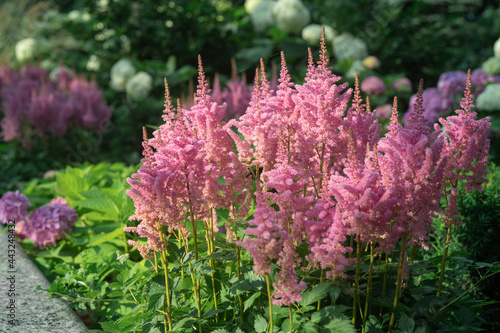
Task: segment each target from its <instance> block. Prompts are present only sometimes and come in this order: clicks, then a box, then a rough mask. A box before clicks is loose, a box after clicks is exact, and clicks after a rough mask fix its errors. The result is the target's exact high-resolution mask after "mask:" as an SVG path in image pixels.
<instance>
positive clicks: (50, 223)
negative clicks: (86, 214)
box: [0, 191, 78, 249]
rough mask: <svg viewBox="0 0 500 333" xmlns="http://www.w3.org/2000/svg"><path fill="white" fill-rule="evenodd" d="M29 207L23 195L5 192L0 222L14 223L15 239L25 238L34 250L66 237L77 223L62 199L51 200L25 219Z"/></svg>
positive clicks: (0, 209) (0, 203)
mask: <svg viewBox="0 0 500 333" xmlns="http://www.w3.org/2000/svg"><path fill="white" fill-rule="evenodd" d="M30 205H31V204H30V203H29V201H28V198H27V197H26V196H25V195H24V194H19V192H18V191H17V192H16V193H14V192H7V193H5V194H4V195H3V196H2V198H1V199H0V221H1V222H2V223H8V221H9V220H14V221H15V222H16V229H15V230H16V233H17V236H18V237H19V239H21V240H23V239H25V238H26V237H28V238H29V239H30V240H31V241H32V242H33V243H35V245H36V246H37V247H38V248H41V249H43V248H45V247H46V246H49V245H55V244H56V240H57V239H61V238H64V237H65V235H64V233H65V232H66V233H70V232H71V227H73V225H74V224H75V223H76V221H77V220H78V215H77V214H76V212H75V209H74V208H72V207H69V206H68V204H67V203H66V200H64V199H63V198H57V199H53V200H52V201H51V202H50V204H48V205H45V206H42V207H40V208H37V209H35V210H34V211H33V212H32V213H31V214H29V215H28V207H29V206H30Z"/></svg>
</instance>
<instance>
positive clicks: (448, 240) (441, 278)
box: [436, 223, 451, 296]
mask: <svg viewBox="0 0 500 333" xmlns="http://www.w3.org/2000/svg"><path fill="white" fill-rule="evenodd" d="M445 244H446V245H445V248H444V253H443V261H442V262H441V273H440V274H439V284H438V290H437V293H436V296H440V295H441V289H442V287H443V281H444V271H445V270H446V259H447V258H448V249H449V247H450V244H451V223H450V224H449V225H448V230H447V232H446V243H445Z"/></svg>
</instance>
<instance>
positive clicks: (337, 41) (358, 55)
mask: <svg viewBox="0 0 500 333" xmlns="http://www.w3.org/2000/svg"><path fill="white" fill-rule="evenodd" d="M333 53H334V55H335V59H336V60H337V61H340V60H344V59H353V60H363V59H365V58H366V57H368V48H367V46H366V43H365V42H363V41H362V40H361V39H359V38H356V37H354V36H352V35H351V34H348V33H343V34H341V35H339V36H337V37H335V38H334V39H333Z"/></svg>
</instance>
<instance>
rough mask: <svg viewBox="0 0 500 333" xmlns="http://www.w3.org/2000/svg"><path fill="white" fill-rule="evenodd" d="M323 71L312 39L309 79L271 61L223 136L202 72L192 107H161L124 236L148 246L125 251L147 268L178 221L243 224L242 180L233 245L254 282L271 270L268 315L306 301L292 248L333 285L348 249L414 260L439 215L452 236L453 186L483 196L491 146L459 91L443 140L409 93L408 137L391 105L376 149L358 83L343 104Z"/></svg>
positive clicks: (340, 91)
mask: <svg viewBox="0 0 500 333" xmlns="http://www.w3.org/2000/svg"><path fill="white" fill-rule="evenodd" d="M328 60H329V59H328V56H327V54H326V46H325V43H324V38H323V41H322V47H321V53H320V60H319V61H318V62H317V63H315V62H314V61H313V57H312V54H311V52H310V51H309V65H308V71H307V76H306V78H305V82H304V83H303V84H301V85H298V84H294V83H293V82H291V78H290V75H289V74H288V69H287V66H286V62H285V58H284V55H283V54H282V63H281V71H280V78H279V85H278V86H277V88H276V91H273V89H271V85H270V83H269V81H268V80H267V77H266V74H265V67H264V65H263V62H261V68H260V70H257V72H256V77H255V82H254V86H253V90H252V98H251V101H250V103H249V107H248V108H247V110H246V113H245V114H244V115H242V116H241V117H240V119H239V120H231V121H229V122H228V123H227V124H225V123H224V122H222V121H221V119H222V116H223V114H224V109H225V107H226V105H225V104H223V105H222V106H221V105H218V104H217V103H216V102H215V101H213V99H212V98H211V97H210V95H209V94H208V89H207V84H206V82H205V77H204V74H203V72H202V69H201V65H200V76H199V85H198V92H197V97H196V99H195V101H196V104H195V106H193V107H192V108H191V109H190V110H184V109H180V108H179V109H178V110H177V113H174V111H173V110H172V107H171V104H170V101H169V96H168V94H167V103H166V110H165V116H164V119H165V124H164V125H162V126H161V127H160V129H159V130H157V131H156V132H155V133H154V138H153V139H150V140H147V138H145V143H144V147H145V153H144V155H145V159H144V160H143V162H144V163H143V166H142V167H141V169H140V170H139V171H138V173H136V174H134V175H133V176H132V179H129V183H130V184H131V185H132V188H131V190H130V191H129V195H130V196H131V197H132V199H133V200H134V202H135V205H136V214H135V216H133V217H132V218H131V219H137V220H140V221H141V222H140V224H139V225H138V226H137V227H129V228H126V230H129V231H134V232H137V233H138V234H139V235H140V236H143V237H146V238H148V244H146V245H141V244H138V243H136V242H131V244H133V245H135V246H137V247H138V249H139V250H140V251H141V253H142V254H143V256H145V257H147V258H149V257H150V256H151V252H152V251H159V250H161V249H162V248H163V246H164V244H162V243H161V242H160V238H159V233H161V230H160V229H159V228H161V226H166V227H168V228H169V230H170V231H172V230H174V229H181V230H183V231H184V232H186V230H184V229H185V227H184V223H185V221H184V220H185V219H186V218H188V219H191V218H193V219H195V220H202V221H208V220H210V219H214V215H213V211H214V210H213V209H214V208H225V209H229V210H230V212H231V216H232V218H234V219H236V218H238V216H236V215H237V214H235V213H233V212H234V211H235V209H234V208H235V207H238V208H239V210H236V211H238V212H239V218H241V217H243V216H244V214H245V212H246V211H247V210H246V209H244V208H245V205H247V204H248V201H249V200H248V196H247V191H248V190H247V189H248V187H249V185H250V182H249V179H248V174H249V172H250V174H252V175H253V177H254V178H255V179H256V180H257V181H256V190H255V198H256V210H255V213H254V215H253V219H252V220H251V221H250V222H249V224H250V227H248V228H247V229H246V231H245V233H246V234H247V235H249V236H253V237H247V238H245V239H244V240H242V241H237V242H236V244H237V245H239V246H241V247H244V248H245V249H247V250H248V252H249V253H250V254H251V256H252V257H253V260H254V270H255V272H256V273H257V274H260V275H271V274H272V273H273V269H272V268H271V266H270V265H271V263H276V264H277V266H278V267H279V269H278V272H276V274H275V275H274V283H273V286H274V290H275V293H274V296H273V297H274V302H275V304H280V305H290V304H292V303H294V302H298V301H300V300H301V292H302V291H303V290H304V289H306V286H305V284H304V282H303V281H299V279H298V276H297V269H299V268H304V267H301V263H302V261H303V259H304V258H301V257H300V256H299V254H298V253H297V247H298V246H300V245H301V244H303V243H304V242H306V243H307V247H308V249H309V254H308V255H307V257H306V258H305V259H307V260H308V262H309V264H308V267H309V268H311V267H315V268H321V269H323V270H324V271H326V275H327V277H329V278H336V277H342V276H344V275H345V270H346V267H347V266H348V265H349V264H350V263H351V259H348V258H347V256H346V254H347V253H349V252H351V251H353V249H351V248H350V247H349V246H347V245H346V240H347V238H348V237H349V236H351V237H355V238H356V239H357V240H358V241H359V242H362V243H365V244H367V243H371V244H373V245H374V246H376V247H377V251H378V252H386V253H389V252H390V251H392V250H393V249H394V248H395V246H396V245H397V243H398V242H399V240H401V239H404V240H405V242H403V243H404V244H407V245H412V244H414V245H420V246H423V247H424V248H426V247H427V246H428V245H427V241H428V234H429V233H430V232H431V231H432V230H433V229H432V225H431V224H432V218H433V217H435V216H437V215H438V213H444V216H445V222H446V223H456V215H457V214H456V188H457V181H459V180H460V181H465V182H466V186H467V188H475V189H478V190H480V189H481V184H482V182H483V181H484V174H485V168H486V162H487V160H486V157H487V154H488V147H489V142H488V140H487V139H486V135H487V132H488V130H489V127H490V123H489V119H488V118H485V119H481V120H476V114H475V113H474V112H471V111H470V108H471V107H472V106H473V104H472V99H471V93H470V87H471V85H470V79H469V80H468V82H467V86H466V90H465V96H466V97H465V98H464V102H463V103H462V108H463V110H457V114H458V116H451V117H448V118H447V119H441V120H440V122H441V123H442V124H443V126H444V127H445V131H446V132H445V133H443V131H442V130H441V128H440V127H439V126H438V125H437V124H436V125H434V130H433V128H432V127H431V126H429V125H428V123H427V121H426V120H425V119H424V117H423V114H424V112H425V110H424V106H423V105H424V103H425V102H424V100H423V99H422V84H421V86H420V89H419V94H418V97H417V99H416V102H415V105H414V109H413V110H414V111H413V113H412V115H411V117H410V119H409V123H408V125H406V126H403V125H402V124H400V123H399V121H398V111H397V100H396V99H395V100H394V106H393V110H392V119H391V124H390V127H389V129H390V131H389V133H388V134H387V135H386V136H385V137H383V138H380V130H381V126H380V124H379V123H378V122H377V120H376V117H375V113H374V112H372V111H371V110H370V108H369V107H367V105H365V104H363V100H362V99H361V96H360V89H359V84H358V82H357V80H356V84H355V90H354V98H353V99H352V103H350V101H351V95H352V94H353V91H352V89H347V83H344V84H337V83H338V81H339V80H340V77H338V76H336V75H334V74H333V73H332V71H331V68H330V67H328V66H327V64H328ZM349 104H351V106H350V107H349ZM233 126H235V127H236V128H237V130H238V132H239V133H236V132H234V131H233V128H234V127H233ZM240 135H241V136H242V137H243V138H242V137H240ZM230 138H232V140H231V139H230ZM466 142H467V143H469V142H471V147H472V148H470V149H469V148H468V147H467V146H465V145H464V143H466ZM233 143H234V145H235V146H236V149H237V151H238V155H236V153H235V151H234V148H233ZM221 179H223V180H224V181H221ZM443 196H445V197H446V198H447V203H448V208H447V209H446V210H445V211H444V212H443V210H442V209H441V207H440V199H441V198H442V197H443ZM227 229H230V227H229V226H228V228H227ZM213 231H215V230H213Z"/></svg>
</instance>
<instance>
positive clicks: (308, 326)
mask: <svg viewBox="0 0 500 333" xmlns="http://www.w3.org/2000/svg"><path fill="white" fill-rule="evenodd" d="M299 332H300V333H318V329H317V328H316V326H315V325H314V324H313V323H311V322H310V321H306V322H305V323H303V324H301V326H300V328H299Z"/></svg>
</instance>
